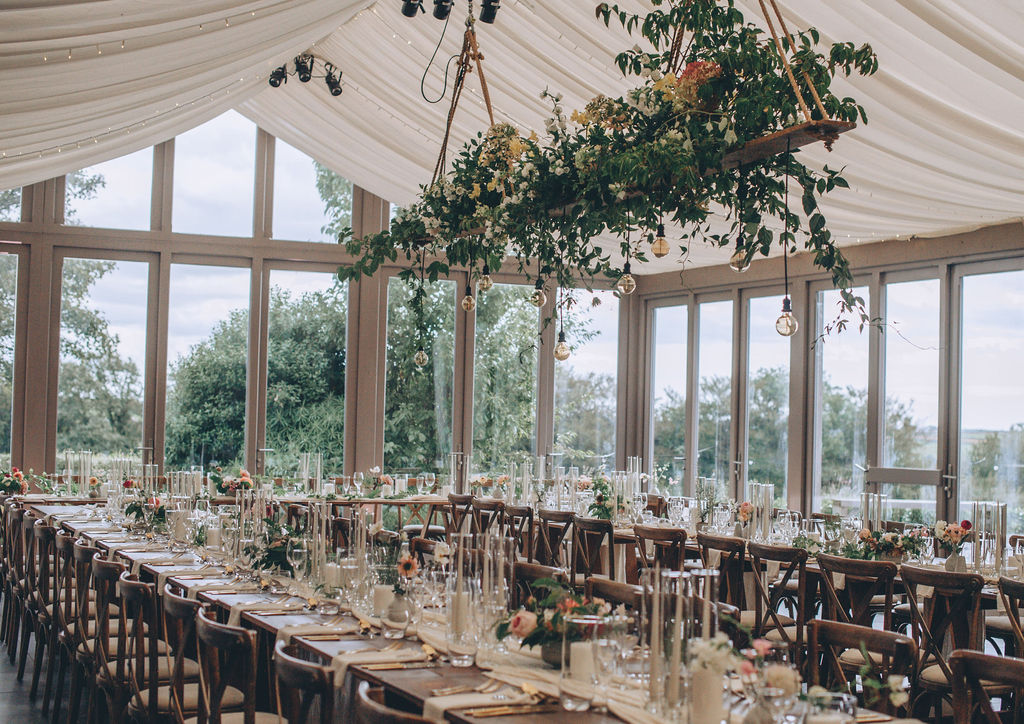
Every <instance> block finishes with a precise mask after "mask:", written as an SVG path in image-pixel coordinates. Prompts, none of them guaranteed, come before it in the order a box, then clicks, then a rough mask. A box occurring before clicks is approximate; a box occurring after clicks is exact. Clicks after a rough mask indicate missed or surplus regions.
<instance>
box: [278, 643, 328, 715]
mask: <svg viewBox="0 0 1024 724" xmlns="http://www.w3.org/2000/svg"><path fill="white" fill-rule="evenodd" d="M298 654H299V649H298V647H297V646H295V645H289V646H285V643H284V641H278V642H277V645H276V646H275V647H274V675H275V676H276V677H277V682H278V687H277V690H278V694H279V696H280V699H279V700H278V702H277V706H278V713H279V714H281V715H282V716H284V718H285V720H286V721H287V722H288V724H312V720H311V719H310V713H311V712H312V711H314V708H313V705H314V704H316V705H317V707H316V710H318V711H319V712H320V716H319V722H320V724H332V722H333V721H334V671H333V669H331V668H330V667H328V666H320V665H319V664H314V663H312V662H310V661H305V660H303V659H301V658H299V656H298Z"/></svg>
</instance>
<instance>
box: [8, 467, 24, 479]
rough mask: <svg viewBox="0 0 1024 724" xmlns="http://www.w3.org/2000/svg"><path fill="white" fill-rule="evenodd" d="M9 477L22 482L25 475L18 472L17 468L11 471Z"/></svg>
mask: <svg viewBox="0 0 1024 724" xmlns="http://www.w3.org/2000/svg"><path fill="white" fill-rule="evenodd" d="M11 475H12V476H13V477H14V479H15V480H24V479H25V475H24V474H23V473H22V472H21V471H20V470H18V469H17V468H14V469H13V470H11Z"/></svg>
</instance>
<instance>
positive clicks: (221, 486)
mask: <svg viewBox="0 0 1024 724" xmlns="http://www.w3.org/2000/svg"><path fill="white" fill-rule="evenodd" d="M207 477H208V478H209V479H210V481H211V482H212V483H213V484H214V485H215V486H217V492H218V493H220V494H221V495H234V494H235V492H236V491H238V490H252V485H253V483H252V476H251V475H249V471H247V470H245V469H239V471H238V477H237V478H233V477H231V476H229V475H225V474H224V470H223V469H222V468H221V467H219V466H218V467H215V468H214V469H213V470H211V471H210V472H209V473H207Z"/></svg>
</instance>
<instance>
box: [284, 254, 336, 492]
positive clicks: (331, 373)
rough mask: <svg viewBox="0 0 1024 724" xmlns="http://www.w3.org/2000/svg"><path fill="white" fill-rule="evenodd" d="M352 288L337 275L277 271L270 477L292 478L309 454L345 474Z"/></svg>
mask: <svg viewBox="0 0 1024 724" xmlns="http://www.w3.org/2000/svg"><path fill="white" fill-rule="evenodd" d="M347 321H348V285H347V284H345V283H343V282H339V281H338V280H337V278H336V277H335V276H334V275H333V274H325V273H320V272H292V271H278V270H275V271H272V272H271V273H270V319H269V325H268V334H269V346H268V348H267V433H266V447H267V448H270V449H271V450H272V452H268V453H267V466H266V469H267V473H269V474H271V475H291V474H293V473H294V471H295V469H296V467H297V465H298V456H299V453H302V452H319V453H322V454H323V456H324V472H325V473H328V474H330V473H338V474H340V473H341V472H342V471H343V465H344V446H345V339H346V330H347Z"/></svg>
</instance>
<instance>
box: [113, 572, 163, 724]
mask: <svg viewBox="0 0 1024 724" xmlns="http://www.w3.org/2000/svg"><path fill="white" fill-rule="evenodd" d="M117 591H118V594H119V595H120V598H121V611H122V617H121V618H122V621H123V622H124V623H125V628H124V630H119V635H118V642H117V648H118V652H119V661H118V664H117V669H118V672H119V673H120V671H121V666H122V664H121V661H120V658H121V657H120V652H121V651H122V650H123V651H124V657H123V658H124V660H126V661H127V664H128V671H127V677H126V678H127V679H128V681H127V683H128V685H129V687H130V689H131V694H132V696H133V697H135V700H136V704H137V706H138V707H139V709H140V710H145V709H146V705H145V702H146V701H148V702H149V703H148V709H149V716H150V720H151V721H156V720H157V712H158V711H159V709H158V706H157V705H158V704H159V701H158V697H157V692H158V691H159V689H160V675H159V664H160V659H159V657H160V656H161V652H160V649H159V647H158V646H157V642H158V641H159V632H160V621H159V617H158V616H157V605H156V585H155V584H152V583H143V582H142V581H140V580H138V577H137V576H132V575H131V574H130V572H129V571H124V572H123V573H122V574H121V576H120V578H119V579H118V581H117ZM122 638H127V643H122V642H121V639H122ZM124 681H125V678H124V677H118V679H117V680H116V682H115V683H116V684H121V683H122V682H124ZM143 692H146V695H147V697H148V698H146V699H144V698H143V696H142V694H143Z"/></svg>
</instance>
